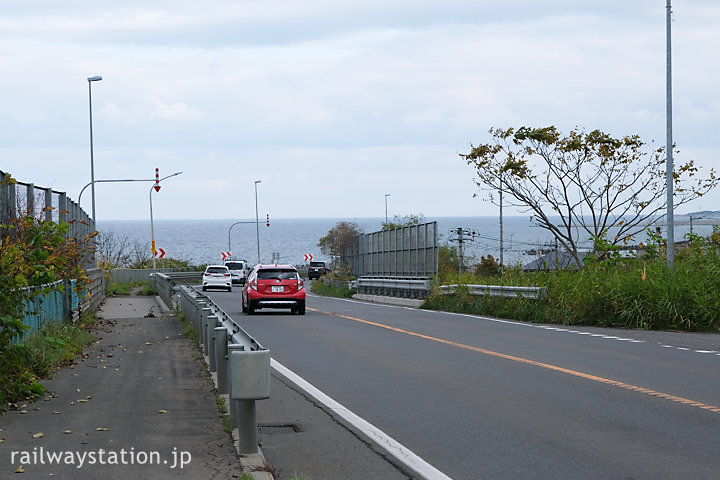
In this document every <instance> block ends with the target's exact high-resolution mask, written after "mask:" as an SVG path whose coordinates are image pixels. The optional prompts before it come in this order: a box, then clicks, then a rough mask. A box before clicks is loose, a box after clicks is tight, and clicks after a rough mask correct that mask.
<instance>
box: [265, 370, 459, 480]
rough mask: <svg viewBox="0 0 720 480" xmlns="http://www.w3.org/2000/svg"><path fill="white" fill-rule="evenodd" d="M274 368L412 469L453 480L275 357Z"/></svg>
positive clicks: (432, 477)
mask: <svg viewBox="0 0 720 480" xmlns="http://www.w3.org/2000/svg"><path fill="white" fill-rule="evenodd" d="M270 364H271V366H272V368H274V369H275V370H276V371H277V372H278V373H280V374H282V375H283V376H285V377H286V378H288V379H289V380H290V381H292V382H293V383H295V385H297V386H298V387H300V388H302V389H303V390H305V391H306V392H307V393H308V394H310V395H312V396H313V397H314V398H315V399H316V400H317V401H318V402H320V403H322V404H323V405H325V406H326V407H327V408H329V409H330V410H332V411H333V412H335V413H336V414H338V415H340V417H342V418H343V419H344V420H345V421H346V422H348V423H350V424H351V425H352V426H354V427H355V428H357V429H358V430H360V431H361V432H362V433H364V434H365V435H367V436H368V437H370V439H372V440H373V441H374V442H375V443H377V444H378V445H379V446H380V447H382V448H383V449H385V450H386V451H387V452H388V453H389V454H390V455H392V456H393V457H395V458H397V459H398V460H399V461H400V462H402V463H403V464H404V465H406V466H407V467H408V468H410V469H411V470H413V471H415V472H417V473H418V474H419V475H421V476H422V477H423V478H425V479H427V480H452V479H451V478H450V477H448V476H447V475H445V474H444V473H442V472H441V471H440V470H438V469H437V468H435V467H433V466H432V465H430V464H429V463H427V462H426V461H425V460H423V459H422V458H420V457H418V456H417V455H416V454H415V453H413V452H412V451H410V450H409V449H408V448H407V447H405V446H403V445H402V444H401V443H399V442H398V441H397V440H395V439H393V438H392V437H390V436H389V435H387V434H386V433H385V432H383V431H382V430H380V429H379V428H377V427H376V426H374V425H372V424H371V423H369V422H368V421H367V420H365V419H363V418H361V417H359V416H357V415H356V414H354V413H353V412H351V411H350V410H348V409H347V408H346V407H344V406H342V405H341V404H339V403H338V402H336V401H335V400H333V399H332V398H330V397H329V396H327V395H326V394H325V393H323V392H322V391H320V390H319V389H317V388H316V387H315V386H313V385H312V384H311V383H309V382H308V381H307V380H305V379H304V378H302V377H301V376H299V375H298V374H296V373H295V372H293V371H292V370H290V369H289V368H287V367H286V366H284V365H283V364H282V363H280V362H278V361H277V360H275V359H274V358H273V359H271V360H270Z"/></svg>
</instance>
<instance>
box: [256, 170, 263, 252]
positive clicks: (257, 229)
mask: <svg viewBox="0 0 720 480" xmlns="http://www.w3.org/2000/svg"><path fill="white" fill-rule="evenodd" d="M258 183H262V180H255V233H256V234H257V254H258V264H259V263H260V218H259V217H258V200H257V186H258Z"/></svg>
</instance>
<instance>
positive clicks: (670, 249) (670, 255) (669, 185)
mask: <svg viewBox="0 0 720 480" xmlns="http://www.w3.org/2000/svg"><path fill="white" fill-rule="evenodd" d="M665 8H666V9H667V12H666V13H667V21H666V23H667V79H666V83H667V92H666V101H667V110H666V117H667V146H666V147H665V148H666V153H667V157H666V160H665V181H666V190H667V264H668V267H670V268H673V266H674V265H675V217H674V212H673V134H672V48H671V47H672V41H671V34H670V25H671V23H672V6H671V5H670V0H667V6H666V7H665Z"/></svg>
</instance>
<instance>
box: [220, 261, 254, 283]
mask: <svg viewBox="0 0 720 480" xmlns="http://www.w3.org/2000/svg"><path fill="white" fill-rule="evenodd" d="M225 266H226V267H228V268H229V269H230V277H231V278H232V283H233V285H234V284H236V283H237V284H240V285H245V280H246V279H247V275H248V264H247V260H225Z"/></svg>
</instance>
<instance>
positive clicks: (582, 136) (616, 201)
mask: <svg viewBox="0 0 720 480" xmlns="http://www.w3.org/2000/svg"><path fill="white" fill-rule="evenodd" d="M490 134H491V136H492V143H488V144H483V145H478V146H477V147H473V146H472V145H471V147H472V150H471V151H470V153H468V154H461V155H460V156H461V157H462V158H464V159H465V160H467V162H468V164H469V165H472V166H473V167H475V169H476V173H477V180H476V181H475V182H476V184H477V185H478V186H479V187H481V188H487V189H489V190H490V191H491V193H490V198H491V200H492V192H495V191H500V190H501V189H502V192H503V193H505V194H509V196H510V200H509V201H507V202H506V203H507V204H509V205H511V206H518V207H525V208H526V211H528V212H532V217H531V218H532V221H533V222H534V223H536V224H537V225H538V226H539V227H541V228H544V229H546V230H548V231H550V232H551V233H552V234H553V236H554V237H555V238H556V239H557V240H558V242H559V243H560V244H561V245H562V246H563V247H564V248H565V249H566V250H567V251H568V252H569V253H570V254H572V255H573V257H574V258H575V260H576V262H577V263H578V265H581V262H580V257H579V255H578V240H579V236H580V234H581V232H585V233H587V234H588V235H589V237H590V238H591V239H595V240H596V241H597V240H598V239H600V238H604V237H605V236H606V235H607V233H608V230H609V229H611V228H612V229H613V237H612V238H606V239H605V240H606V241H607V242H609V243H610V244H611V245H618V244H620V243H621V242H624V241H626V240H628V239H630V238H632V237H633V236H635V235H637V234H638V233H640V232H642V231H644V230H645V229H646V228H647V225H648V224H649V223H652V222H654V221H656V220H658V219H660V218H662V216H663V215H664V214H665V208H666V200H664V199H665V198H666V194H665V151H664V149H663V148H658V149H652V148H648V146H647V145H646V144H645V143H644V142H642V141H641V140H640V138H639V137H638V136H637V135H632V136H626V137H622V138H612V137H611V136H609V135H607V134H605V133H603V132H601V131H599V130H593V131H592V132H590V133H585V132H584V131H578V130H573V131H571V132H570V134H569V135H568V136H566V137H563V136H562V135H561V134H560V132H558V131H557V129H556V128H555V127H553V126H550V127H544V128H529V127H521V128H519V129H517V130H515V129H513V128H509V129H507V130H502V129H490ZM697 173H698V169H697V168H696V167H695V166H694V164H693V162H692V161H690V162H688V163H685V164H682V165H676V166H675V172H674V178H675V189H674V193H675V201H674V204H675V206H676V207H677V206H680V205H683V204H685V203H687V202H689V201H691V200H693V199H695V198H697V197H699V196H701V195H703V194H704V193H706V192H707V191H709V190H710V189H711V188H713V187H715V186H716V185H717V182H718V179H717V178H716V176H715V172H714V170H711V171H710V172H709V174H708V175H707V176H705V177H704V178H696V174H697ZM506 198H507V197H506ZM553 217H559V223H558V221H557V219H556V218H553Z"/></svg>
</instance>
